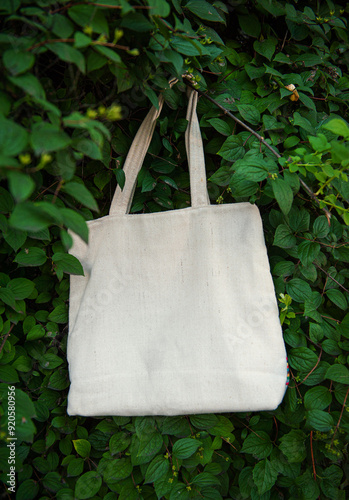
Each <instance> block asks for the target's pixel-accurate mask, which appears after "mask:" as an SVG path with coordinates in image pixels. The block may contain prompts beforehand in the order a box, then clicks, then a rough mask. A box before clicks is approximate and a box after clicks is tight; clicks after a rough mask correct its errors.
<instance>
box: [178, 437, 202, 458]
mask: <svg viewBox="0 0 349 500" xmlns="http://www.w3.org/2000/svg"><path fill="white" fill-rule="evenodd" d="M201 444H202V443H201V441H197V440H196V439H191V438H183V439H179V440H178V441H176V442H175V444H174V446H173V448H172V452H173V455H174V456H175V457H177V458H189V457H191V456H192V455H193V454H194V453H195V452H196V450H197V449H198V448H199V446H200V445H201Z"/></svg>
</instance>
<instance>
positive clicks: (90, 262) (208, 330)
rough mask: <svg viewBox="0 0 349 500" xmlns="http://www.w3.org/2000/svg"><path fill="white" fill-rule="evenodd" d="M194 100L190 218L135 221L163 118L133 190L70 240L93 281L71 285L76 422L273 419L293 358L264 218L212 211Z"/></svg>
mask: <svg viewBox="0 0 349 500" xmlns="http://www.w3.org/2000/svg"><path fill="white" fill-rule="evenodd" d="M197 98H198V95H197V93H196V92H195V91H193V90H191V91H190V93H189V105H188V113H187V119H188V127H187V131H186V136H185V138H186V149H187V155H188V163H189V171H190V184H191V207H188V208H184V209H178V210H173V211H165V212H158V213H148V214H135V215H129V213H128V212H129V209H130V204H131V200H132V196H133V192H134V188H135V185H136V180H137V175H138V172H139V170H140V168H141V166H142V162H143V159H144V157H145V154H146V151H147V149H148V146H149V144H150V141H151V137H152V134H153V131H154V128H155V123H156V119H157V117H158V116H159V114H160V111H161V107H162V104H163V98H162V97H160V99H159V109H158V110H157V109H156V108H155V107H153V108H152V109H151V110H150V112H149V113H148V115H147V117H146V118H145V120H144V122H143V124H142V125H141V126H140V128H139V130H138V133H137V135H136V137H135V139H134V141H133V144H132V146H131V149H130V151H129V154H128V156H127V159H126V161H125V166H124V170H125V174H126V182H125V186H124V189H123V190H122V191H121V189H120V188H119V187H118V188H117V189H116V192H115V195H114V198H113V200H112V204H111V207H110V212H109V215H107V216H105V217H102V218H100V219H96V220H91V221H89V222H88V226H89V244H88V245H86V243H84V242H83V241H82V240H81V239H80V237H78V236H77V235H75V234H74V233H72V236H73V240H74V244H73V247H72V249H71V251H70V253H71V254H72V255H75V256H76V257H77V258H78V259H79V260H80V262H81V263H82V265H83V268H84V272H85V276H71V288H70V308H69V335H68V352H67V356H68V363H69V375H70V381H71V385H70V390H69V395H68V410H67V411H68V414H69V415H84V416H102V415H120V416H136V415H182V414H193V413H194V414H195V413H218V412H239V411H257V410H272V409H274V408H276V407H277V406H278V404H279V403H280V402H281V400H282V398H283V395H284V393H285V389H286V377H287V362H286V352H285V346H284V342H283V337H282V330H281V326H280V322H279V316H278V307H277V301H276V297H275V291H274V286H273V281H272V277H271V274H270V268H269V262H268V256H267V252H266V247H265V242H264V236H263V228H262V221H261V217H260V214H259V210H258V208H257V207H256V206H255V205H252V204H250V203H236V204H226V205H212V206H211V205H210V202H209V198H208V194H207V188H206V172H205V162H204V153H203V145H202V139H201V135H200V130H199V124H198V119H197V115H196V103H197Z"/></svg>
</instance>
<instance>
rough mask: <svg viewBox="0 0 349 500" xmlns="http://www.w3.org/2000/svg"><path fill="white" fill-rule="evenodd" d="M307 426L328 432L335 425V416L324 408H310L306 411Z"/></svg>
mask: <svg viewBox="0 0 349 500" xmlns="http://www.w3.org/2000/svg"><path fill="white" fill-rule="evenodd" d="M306 417H307V426H308V427H310V428H311V429H315V430H317V431H320V432H328V431H329V430H331V428H332V427H333V418H332V415H330V414H329V413H327V412H325V411H322V410H309V411H307V412H306Z"/></svg>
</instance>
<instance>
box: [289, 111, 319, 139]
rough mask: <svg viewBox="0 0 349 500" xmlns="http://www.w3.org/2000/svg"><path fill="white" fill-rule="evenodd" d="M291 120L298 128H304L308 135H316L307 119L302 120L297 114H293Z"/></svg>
mask: <svg viewBox="0 0 349 500" xmlns="http://www.w3.org/2000/svg"><path fill="white" fill-rule="evenodd" d="M293 118H294V122H293V124H294V125H298V126H299V127H302V128H304V130H306V131H307V132H309V134H312V135H316V131H315V129H314V127H313V126H312V124H311V123H310V121H309V120H307V118H304V117H303V116H301V115H300V114H299V113H298V112H296V113H293Z"/></svg>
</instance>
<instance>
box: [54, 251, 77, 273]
mask: <svg viewBox="0 0 349 500" xmlns="http://www.w3.org/2000/svg"><path fill="white" fill-rule="evenodd" d="M52 262H54V263H55V264H56V265H57V268H58V269H59V270H61V271H63V272H64V273H68V274H76V275H79V276H84V270H83V267H82V265H81V263H80V262H79V260H78V259H77V258H76V257H74V256H73V255H69V254H67V253H64V252H56V253H55V254H54V255H53V257H52Z"/></svg>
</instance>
